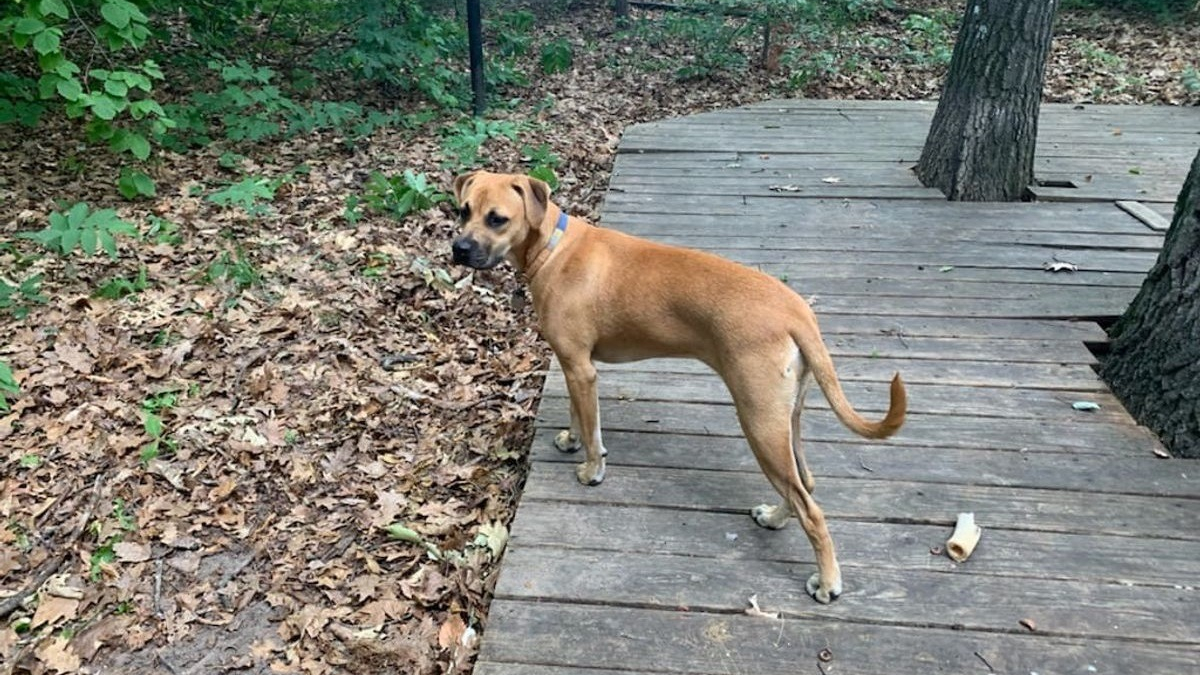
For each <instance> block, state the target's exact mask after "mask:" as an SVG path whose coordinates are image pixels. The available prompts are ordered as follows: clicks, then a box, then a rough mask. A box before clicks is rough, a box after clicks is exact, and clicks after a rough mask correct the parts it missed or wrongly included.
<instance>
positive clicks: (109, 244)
mask: <svg viewBox="0 0 1200 675" xmlns="http://www.w3.org/2000/svg"><path fill="white" fill-rule="evenodd" d="M96 234H97V236H99V237H100V246H101V247H102V248H103V249H104V252H105V253H107V254H108V257H110V258H116V257H117V240H116V239H113V236H112V233H111V232H109V231H108V230H99V231H98V232H97V233H96Z"/></svg>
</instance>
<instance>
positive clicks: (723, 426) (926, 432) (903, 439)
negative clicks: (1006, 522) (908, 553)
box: [536, 401, 1159, 456]
mask: <svg viewBox="0 0 1200 675" xmlns="http://www.w3.org/2000/svg"><path fill="white" fill-rule="evenodd" d="M564 403H565V402H564ZM600 420H601V425H602V427H603V428H604V429H606V430H609V429H611V430H614V431H616V430H620V431H638V432H644V433H683V434H693V435H704V436H730V437H734V438H740V437H741V436H742V430H741V427H740V426H738V422H737V418H736V416H735V414H734V409H733V406H732V405H727V404H713V403H678V402H666V401H663V402H657V401H648V402H647V401H615V402H611V403H607V404H606V405H604V406H602V407H601V410H600ZM569 423H570V420H569V415H568V410H567V406H566V405H565V404H564V405H543V406H542V407H541V409H540V410H539V411H538V416H537V422H536V424H537V426H539V427H547V428H550V429H565V428H567V426H569ZM803 427H804V430H803V432H802V437H803V438H804V439H806V440H808V441H810V442H817V441H827V440H840V441H848V440H851V439H853V438H854V435H853V434H852V433H851V432H849V431H847V430H846V429H845V428H844V427H842V425H841V423H839V422H838V421H837V420H836V419H835V418H834V417H833V415H832V413H829V412H826V411H824V410H821V409H813V410H809V411H808V412H806V413H805V415H804V422H803ZM859 442H860V443H862V444H863V445H881V444H883V445H888V444H891V445H908V446H920V447H951V448H981V449H994V450H1026V451H1028V452H1047V451H1049V452H1062V451H1065V450H1068V449H1069V450H1072V451H1074V452H1080V453H1089V454H1100V455H1127V456H1128V455H1138V456H1149V455H1150V454H1151V453H1152V452H1153V450H1154V448H1156V447H1159V445H1158V442H1157V440H1156V439H1155V438H1154V436H1153V435H1152V434H1151V433H1150V432H1149V431H1147V430H1145V429H1143V428H1141V427H1132V426H1129V425H1128V424H1105V423H1103V422H1090V423H1084V422H1080V423H1075V424H1070V423H1067V422H1059V423H1056V424H1054V425H1045V424H1029V422H1028V421H1027V420H1021V419H1006V418H1002V417H963V416H957V415H926V414H922V413H912V414H909V415H908V417H907V419H906V421H905V423H904V428H903V429H901V430H900V431H899V432H898V433H897V434H896V435H895V436H893V437H892V438H890V439H888V440H884V441H878V440H868V439H863V440H861V441H859Z"/></svg>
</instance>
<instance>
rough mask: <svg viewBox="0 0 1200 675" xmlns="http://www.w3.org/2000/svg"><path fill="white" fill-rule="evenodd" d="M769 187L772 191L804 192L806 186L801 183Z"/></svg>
mask: <svg viewBox="0 0 1200 675" xmlns="http://www.w3.org/2000/svg"><path fill="white" fill-rule="evenodd" d="M767 189H768V190H770V191H771V192H803V191H804V188H802V187H800V186H799V185H768V186H767Z"/></svg>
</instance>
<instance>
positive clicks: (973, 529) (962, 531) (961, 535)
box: [946, 513, 983, 562]
mask: <svg viewBox="0 0 1200 675" xmlns="http://www.w3.org/2000/svg"><path fill="white" fill-rule="evenodd" d="M982 534H983V530H981V529H979V526H978V525H976V524H975V514H974V513H960V514H958V523H956V524H955V525H954V534H951V535H950V538H949V539H947V540H946V554H947V555H949V556H950V557H951V558H953V559H954V561H955V562H962V561H964V560H966V559H967V558H969V557H971V552H972V551H974V550H975V545H976V544H978V543H979V537H980V536H981V535H982Z"/></svg>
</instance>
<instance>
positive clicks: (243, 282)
mask: <svg viewBox="0 0 1200 675" xmlns="http://www.w3.org/2000/svg"><path fill="white" fill-rule="evenodd" d="M204 279H205V281H207V282H209V283H216V282H218V281H220V280H222V279H226V280H228V281H232V282H233V284H234V286H235V287H236V288H237V290H239V291H242V290H245V289H247V288H250V287H251V286H255V285H258V284H260V283H262V275H261V274H259V272H258V270H256V269H255V268H254V264H253V263H251V262H250V260H249V258H247V257H246V253H245V251H243V250H242V249H241V248H238V249H237V251H236V253H235V255H230V254H229V252H228V251H226V252H224V253H222V254H221V255H220V257H218V258H217V259H216V260H214V261H213V262H212V263H210V264H209V266H208V269H207V270H205V273H204Z"/></svg>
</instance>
